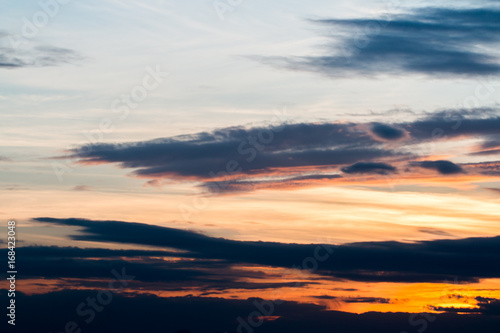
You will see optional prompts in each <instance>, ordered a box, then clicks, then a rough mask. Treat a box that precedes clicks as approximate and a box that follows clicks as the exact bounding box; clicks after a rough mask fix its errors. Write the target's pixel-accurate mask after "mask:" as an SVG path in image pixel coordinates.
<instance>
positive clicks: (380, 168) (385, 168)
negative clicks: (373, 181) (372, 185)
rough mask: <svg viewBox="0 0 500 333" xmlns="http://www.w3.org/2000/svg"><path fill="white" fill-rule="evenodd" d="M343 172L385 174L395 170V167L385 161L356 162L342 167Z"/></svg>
mask: <svg viewBox="0 0 500 333" xmlns="http://www.w3.org/2000/svg"><path fill="white" fill-rule="evenodd" d="M342 172H345V173H371V174H379V175H386V174H388V173H392V172H396V168H395V167H393V166H392V165H389V164H386V163H365V162H358V163H356V164H353V165H350V166H348V167H345V168H342Z"/></svg>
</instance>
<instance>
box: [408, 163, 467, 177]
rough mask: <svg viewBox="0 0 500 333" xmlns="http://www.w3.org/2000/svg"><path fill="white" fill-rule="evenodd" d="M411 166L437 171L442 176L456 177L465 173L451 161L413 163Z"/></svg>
mask: <svg viewBox="0 0 500 333" xmlns="http://www.w3.org/2000/svg"><path fill="white" fill-rule="evenodd" d="M411 165H414V166H418V167H421V168H424V169H430V170H435V171H437V172H438V173H440V174H442V175H455V174H458V173H465V171H464V169H462V167H460V166H459V165H456V164H455V163H453V162H450V161H423V162H412V163H411Z"/></svg>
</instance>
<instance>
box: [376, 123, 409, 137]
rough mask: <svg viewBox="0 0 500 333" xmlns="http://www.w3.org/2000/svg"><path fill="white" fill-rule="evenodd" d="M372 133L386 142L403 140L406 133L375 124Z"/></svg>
mask: <svg viewBox="0 0 500 333" xmlns="http://www.w3.org/2000/svg"><path fill="white" fill-rule="evenodd" d="M372 132H373V133H374V134H375V135H377V136H378V137H379V138H382V139H386V140H397V139H401V138H402V137H404V135H405V132H404V131H403V130H401V129H399V128H396V127H392V126H389V125H386V124H380V123H375V124H373V126H372Z"/></svg>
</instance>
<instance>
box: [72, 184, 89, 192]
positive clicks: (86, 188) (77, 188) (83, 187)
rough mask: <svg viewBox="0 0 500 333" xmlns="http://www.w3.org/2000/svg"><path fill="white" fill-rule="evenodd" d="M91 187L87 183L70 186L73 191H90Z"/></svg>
mask: <svg viewBox="0 0 500 333" xmlns="http://www.w3.org/2000/svg"><path fill="white" fill-rule="evenodd" d="M91 189H92V188H91V187H90V186H87V185H76V186H74V187H73V188H72V190H73V191H90V190H91Z"/></svg>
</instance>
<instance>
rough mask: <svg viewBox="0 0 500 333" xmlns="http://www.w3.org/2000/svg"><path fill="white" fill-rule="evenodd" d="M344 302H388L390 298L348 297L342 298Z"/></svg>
mask: <svg viewBox="0 0 500 333" xmlns="http://www.w3.org/2000/svg"><path fill="white" fill-rule="evenodd" d="M344 302H346V303H377V304H389V303H390V302H391V300H390V299H389V298H380V297H348V298H344Z"/></svg>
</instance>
